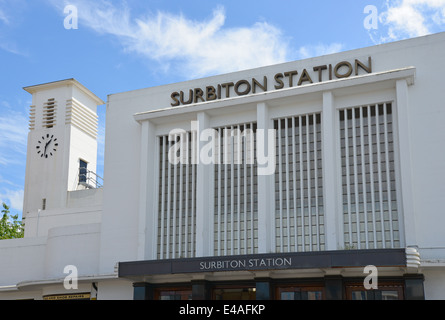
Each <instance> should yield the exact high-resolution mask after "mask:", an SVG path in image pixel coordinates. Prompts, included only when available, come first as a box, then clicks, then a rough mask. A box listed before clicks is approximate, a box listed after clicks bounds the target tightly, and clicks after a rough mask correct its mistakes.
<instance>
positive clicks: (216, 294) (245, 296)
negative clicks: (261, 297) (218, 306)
mask: <svg viewBox="0 0 445 320" xmlns="http://www.w3.org/2000/svg"><path fill="white" fill-rule="evenodd" d="M212 299H213V300H255V299H256V288H255V286H216V287H214V288H213V290H212Z"/></svg>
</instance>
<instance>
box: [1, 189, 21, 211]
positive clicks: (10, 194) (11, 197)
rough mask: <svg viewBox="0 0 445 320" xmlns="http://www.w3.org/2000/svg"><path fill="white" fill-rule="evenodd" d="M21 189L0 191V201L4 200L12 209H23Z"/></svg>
mask: <svg viewBox="0 0 445 320" xmlns="http://www.w3.org/2000/svg"><path fill="white" fill-rule="evenodd" d="M23 195H24V193H23V190H4V191H3V192H2V193H0V202H4V203H6V204H7V205H9V206H10V207H11V209H12V210H17V211H20V212H21V211H22V210H23Z"/></svg>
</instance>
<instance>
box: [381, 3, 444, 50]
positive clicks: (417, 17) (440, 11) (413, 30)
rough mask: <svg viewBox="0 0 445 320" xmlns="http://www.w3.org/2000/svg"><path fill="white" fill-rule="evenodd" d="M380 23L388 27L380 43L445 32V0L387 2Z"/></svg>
mask: <svg viewBox="0 0 445 320" xmlns="http://www.w3.org/2000/svg"><path fill="white" fill-rule="evenodd" d="M386 8H387V10H386V11H384V12H383V13H382V14H381V15H380V22H381V23H382V24H383V25H384V26H386V27H387V31H386V35H383V36H381V39H380V42H386V41H393V40H399V39H404V38H407V37H408V38H410V37H418V36H423V35H427V34H430V33H434V32H437V31H443V28H444V27H445V0H398V1H393V0H387V1H386Z"/></svg>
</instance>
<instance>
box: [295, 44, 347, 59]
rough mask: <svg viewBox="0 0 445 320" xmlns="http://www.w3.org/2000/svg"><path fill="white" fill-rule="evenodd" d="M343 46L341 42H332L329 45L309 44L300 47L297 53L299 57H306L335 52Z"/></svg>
mask: <svg viewBox="0 0 445 320" xmlns="http://www.w3.org/2000/svg"><path fill="white" fill-rule="evenodd" d="M343 47H344V46H343V44H341V43H332V44H329V45H326V44H317V45H309V46H303V47H301V48H300V49H299V51H298V53H299V56H300V58H301V59H306V58H312V57H318V56H323V55H326V54H331V53H337V52H340V51H341V50H342V49H343Z"/></svg>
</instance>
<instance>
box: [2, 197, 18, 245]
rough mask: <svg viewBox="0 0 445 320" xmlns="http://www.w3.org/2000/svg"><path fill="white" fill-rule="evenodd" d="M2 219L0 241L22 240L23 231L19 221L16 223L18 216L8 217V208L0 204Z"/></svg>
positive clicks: (4, 204)
mask: <svg viewBox="0 0 445 320" xmlns="http://www.w3.org/2000/svg"><path fill="white" fill-rule="evenodd" d="M2 206H3V209H2V211H1V213H2V218H1V220H0V240H5V239H17V238H23V235H24V229H23V224H22V222H21V221H17V219H18V217H19V215H18V214H16V215H15V216H12V215H11V216H9V212H10V211H9V206H7V205H6V203H4V202H3V203H2Z"/></svg>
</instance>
